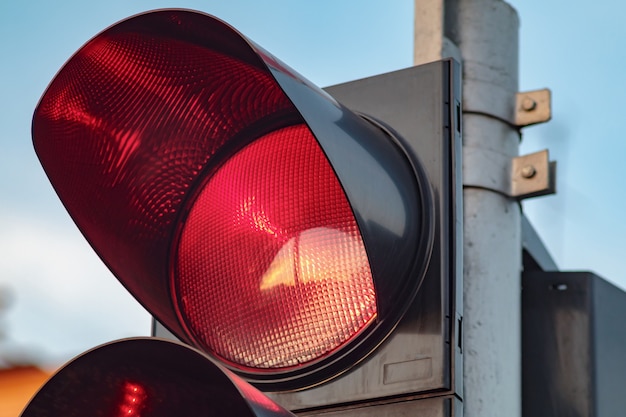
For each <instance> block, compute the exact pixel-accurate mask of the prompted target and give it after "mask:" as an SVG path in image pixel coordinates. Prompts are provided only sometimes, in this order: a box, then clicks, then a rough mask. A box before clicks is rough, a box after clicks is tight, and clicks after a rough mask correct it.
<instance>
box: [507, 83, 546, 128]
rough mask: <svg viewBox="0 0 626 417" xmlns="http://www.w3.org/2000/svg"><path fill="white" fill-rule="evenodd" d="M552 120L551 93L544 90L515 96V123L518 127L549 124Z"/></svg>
mask: <svg viewBox="0 0 626 417" xmlns="http://www.w3.org/2000/svg"><path fill="white" fill-rule="evenodd" d="M551 118H552V108H551V93H550V90H549V89H547V88H544V89H542V90H534V91H525V92H520V93H517V94H516V96H515V121H514V125H515V126H517V127H524V126H530V125H534V124H537V123H544V122H547V121H548V120H550V119H551Z"/></svg>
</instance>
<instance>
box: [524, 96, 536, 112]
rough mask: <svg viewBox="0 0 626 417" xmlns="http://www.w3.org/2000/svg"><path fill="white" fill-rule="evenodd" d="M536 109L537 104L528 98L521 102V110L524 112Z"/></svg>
mask: <svg viewBox="0 0 626 417" xmlns="http://www.w3.org/2000/svg"><path fill="white" fill-rule="evenodd" d="M536 108H537V102H536V101H535V100H533V99H532V98H530V97H524V99H523V100H522V109H524V111H533V110H535V109H536Z"/></svg>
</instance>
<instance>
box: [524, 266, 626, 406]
mask: <svg viewBox="0 0 626 417" xmlns="http://www.w3.org/2000/svg"><path fill="white" fill-rule="evenodd" d="M523 285H524V289H523V296H522V306H523V309H522V313H523V314H522V320H523V321H522V344H523V346H522V362H523V374H522V376H523V379H522V382H523V383H522V386H523V395H522V400H523V401H522V402H523V416H525V417H536V416H542V417H552V416H555V417H556V416H558V417H609V416H611V417H612V416H617V415H623V413H624V410H625V409H626V395H624V393H625V392H626V391H624V387H626V293H625V292H624V291H622V290H620V289H618V288H617V287H615V286H613V285H611V284H609V283H608V282H607V281H605V280H604V279H602V278H600V277H599V276H597V275H595V274H593V273H590V272H538V271H533V272H527V273H524V274H523Z"/></svg>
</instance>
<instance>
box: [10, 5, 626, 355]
mask: <svg viewBox="0 0 626 417" xmlns="http://www.w3.org/2000/svg"><path fill="white" fill-rule="evenodd" d="M382 4H386V5H387V6H386V7H383V6H381V5H382ZM390 4H392V6H389V5H390ZM512 5H513V6H514V7H515V8H516V9H517V10H518V12H519V15H520V20H521V27H520V43H521V48H520V63H521V67H520V81H521V85H520V87H521V89H522V90H530V89H536V88H543V87H549V88H550V89H552V92H553V120H552V121H551V122H549V123H547V124H544V125H539V126H534V127H529V128H526V129H525V130H524V140H523V144H522V152H524V153H530V152H534V151H537V150H540V149H543V148H548V149H549V150H550V152H551V157H552V159H555V160H557V161H558V163H559V178H558V190H559V191H558V194H557V195H555V196H549V197H542V198H539V199H535V200H529V201H527V202H525V203H524V210H525V212H526V213H527V214H528V216H529V217H530V218H531V221H532V222H533V223H534V225H535V227H536V228H537V230H538V231H539V233H540V234H541V236H542V237H543V239H544V241H545V242H546V244H547V245H548V247H549V249H550V250H551V252H552V254H553V256H554V257H555V259H556V261H557V263H558V264H559V266H560V267H561V268H562V269H569V270H575V269H585V270H592V271H595V272H596V273H598V274H600V275H602V276H604V277H605V278H607V279H609V280H610V281H611V282H614V283H615V284H616V285H618V286H621V287H622V288H626V274H625V273H623V272H622V264H621V261H622V258H624V255H625V252H624V248H625V247H626V245H624V243H623V241H622V238H623V237H624V236H625V235H626V222H624V221H623V220H622V219H623V216H624V213H625V212H626V198H625V194H626V193H624V186H623V180H622V178H624V177H625V176H626V164H624V163H623V162H622V159H623V157H624V155H626V140H624V138H623V137H622V136H623V135H622V132H623V128H622V122H621V120H622V118H623V115H622V111H621V110H622V98H623V97H626V83H625V82H624V81H623V74H624V72H625V69H626V48H624V47H623V46H622V45H620V43H619V42H620V40H623V39H626V25H624V24H623V22H622V17H623V15H624V11H625V6H623V4H622V3H620V2H618V1H616V0H612V1H603V2H600V3H597V4H594V6H593V8H591V7H582V6H581V7H575V6H571V5H570V6H569V7H567V8H563V3H560V4H559V5H558V6H557V5H556V3H555V2H545V1H539V0H527V1H524V2H522V1H514V2H512ZM587 6H588V5H587ZM159 7H185V8H192V9H197V10H201V11H204V12H207V13H210V14H213V15H215V16H217V17H219V18H221V19H223V20H225V21H227V22H229V23H230V24H232V25H233V26H235V27H236V28H237V29H239V30H240V31H241V32H242V33H244V34H245V35H247V36H248V37H250V38H251V39H253V40H254V41H255V42H257V43H258V44H260V45H261V46H263V47H264V48H265V49H267V50H269V51H270V52H272V53H273V54H275V55H276V56H278V57H280V58H281V59H282V60H283V61H285V62H286V63H288V64H289V65H290V66H292V67H293V68H295V69H296V70H298V71H299V72H300V73H302V74H303V75H304V76H306V77H307V78H309V79H310V80H311V81H312V82H314V83H316V84H318V85H320V86H326V85H331V84H335V83H339V82H343V81H348V80H351V79H356V78H361V77H365V76H369V75H375V74H378V73H382V72H387V71H392V70H395V69H400V68H404V67H407V66H410V65H411V64H412V53H413V41H412V39H413V0H395V1H394V2H393V3H392V2H380V1H374V0H365V1H363V0H360V1H356V0H343V1H341V2H337V1H330V0H321V1H316V2H295V1H293V0H281V1H279V0H265V1H263V2H259V1H252V0H231V1H228V2H224V1H220V2H218V1H179V2H171V1H169V2H166V1H146V0H135V1H132V2H128V1H121V0H108V1H107V2H84V1H74V0H66V1H58V2H49V1H43V0H33V1H22V2H3V3H2V5H0V12H1V15H2V16H3V18H4V19H3V25H1V26H0V36H1V37H0V39H1V41H0V52H1V53H2V55H1V56H2V65H0V72H1V75H2V76H1V77H0V106H1V107H0V126H2V129H1V130H0V196H1V197H0V288H3V289H5V293H6V292H8V293H9V294H10V299H11V300H12V301H11V303H10V306H9V307H8V309H6V310H5V311H4V312H2V313H0V328H3V329H4V332H5V333H6V335H5V338H4V341H0V349H1V350H2V351H4V352H9V353H10V354H12V355H17V354H24V352H26V353H27V354H35V355H41V356H42V357H46V358H49V359H52V360H53V361H63V360H66V359H68V358H69V357H71V356H73V355H75V354H77V353H79V352H81V351H83V350H85V349H88V348H90V347H92V346H94V345H96V344H100V343H103V342H106V341H109V340H112V339H116V338H120V337H124V336H131V335H141V334H144V335H145V334H148V332H149V317H148V315H147V313H145V312H144V311H143V309H142V308H141V307H140V306H139V305H138V304H137V303H136V302H135V301H134V300H133V299H132V298H131V297H130V296H129V295H127V294H126V292H125V290H124V289H123V288H122V286H121V285H120V284H118V283H117V281H116V280H115V279H114V278H113V277H112V276H111V275H110V274H109V273H108V271H107V270H106V268H105V267H104V266H103V265H102V264H101V263H100V261H99V259H98V258H97V256H96V255H95V254H94V253H93V252H92V251H91V249H90V248H89V247H88V245H87V244H86V243H85V242H84V240H83V238H82V236H81V235H80V233H79V232H78V231H77V229H76V227H75V226H74V225H73V223H72V221H71V220H70V219H69V216H68V215H67V214H66V212H65V210H64V209H63V207H62V205H61V203H60V202H59V201H58V199H57V197H56V195H55V194H54V192H53V191H52V188H51V186H50V185H49V183H48V181H47V179H46V177H45V174H44V173H43V170H42V169H41V167H40V165H39V163H38V161H37V159H36V156H35V153H34V151H33V150H32V145H31V139H30V122H31V117H32V112H33V110H34V108H35V105H36V104H37V101H38V100H39V97H40V96H41V94H42V93H43V91H44V89H45V88H46V86H47V84H48V83H49V82H50V80H51V79H52V77H53V76H54V74H55V73H56V72H57V71H58V69H59V68H60V67H61V66H62V65H63V63H64V62H65V61H66V60H67V59H68V58H69V57H70V56H71V55H72V53H73V52H74V51H75V50H76V49H78V48H79V47H80V46H81V45H82V44H83V43H84V42H86V41H87V40H88V39H90V38H91V37H92V36H94V35H95V34H96V33H98V32H99V31H101V30H102V29H104V28H106V27H107V26H109V25H111V24H113V23H115V22H116V21H118V20H120V19H123V18H125V17H127V16H130V15H132V14H135V13H138V12H141V11H145V10H150V9H154V8H159ZM2 351H0V353H2Z"/></svg>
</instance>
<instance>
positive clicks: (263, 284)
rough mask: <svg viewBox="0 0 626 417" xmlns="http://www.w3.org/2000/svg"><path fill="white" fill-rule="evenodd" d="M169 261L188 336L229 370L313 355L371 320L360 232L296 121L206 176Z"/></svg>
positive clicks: (294, 362)
mask: <svg viewBox="0 0 626 417" xmlns="http://www.w3.org/2000/svg"><path fill="white" fill-rule="evenodd" d="M173 256H175V257H176V268H175V270H174V273H173V276H172V288H173V293H174V295H175V304H176V305H177V307H178V312H179V315H180V317H181V318H182V320H183V321H184V322H185V323H186V325H187V329H188V331H189V332H190V333H191V334H192V335H193V337H194V339H195V340H196V341H197V343H198V344H199V345H201V346H204V347H205V348H207V349H208V350H209V351H211V352H213V353H214V354H216V355H217V356H219V357H220V358H222V359H224V360H226V361H228V362H230V363H232V364H234V365H235V366H236V367H239V368H241V367H243V368H252V370H254V369H266V368H270V369H271V368H288V367H293V366H298V365H301V364H303V363H306V362H309V361H313V360H316V359H318V358H320V357H323V356H324V355H325V354H326V353H328V352H331V351H333V350H335V349H337V348H338V347H340V346H341V345H343V344H345V343H346V342H347V341H349V340H351V339H352V338H353V337H354V336H356V335H358V334H359V333H360V332H361V331H362V330H363V329H364V328H365V327H366V326H367V325H368V324H369V323H370V322H371V321H372V320H373V319H374V317H375V316H376V297H375V291H374V283H373V280H372V275H371V271H370V267H369V263H368V258H367V254H366V252H365V247H364V245H363V241H362V239H361V236H360V232H359V228H358V226H357V224H356V221H355V219H354V216H353V214H352V210H351V208H350V205H349V203H348V201H347V199H346V196H345V194H344V192H343V190H342V188H341V185H340V184H339V181H338V180H337V177H336V176H335V173H334V172H333V170H332V168H331V166H330V165H329V163H328V160H327V159H326V157H325V155H324V154H323V152H322V150H321V149H320V147H319V145H318V144H317V141H316V140H315V138H314V137H313V136H312V134H311V132H310V131H309V129H308V128H307V126H306V125H304V124H300V125H297V126H292V127H287V128H283V129H280V130H276V131H274V132H271V133H268V134H266V135H265V136H263V137H261V138H260V139H258V140H256V141H254V142H252V143H251V144H249V145H248V146H247V147H245V148H244V149H242V150H241V151H239V152H238V153H236V154H235V155H233V156H232V157H230V158H229V159H228V160H227V161H225V162H224V163H223V164H222V165H221V166H220V167H219V168H218V170H217V171H216V172H215V173H214V174H213V175H212V176H210V178H209V180H208V181H207V182H206V183H205V185H204V187H203V188H202V190H201V192H200V193H199V195H198V196H197V198H196V199H195V201H193V206H192V207H191V209H190V212H189V215H188V217H187V219H186V221H185V223H184V226H183V229H182V233H181V236H180V242H179V245H178V250H177V253H175V254H174V255H173ZM248 370H250V369H248Z"/></svg>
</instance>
